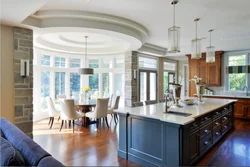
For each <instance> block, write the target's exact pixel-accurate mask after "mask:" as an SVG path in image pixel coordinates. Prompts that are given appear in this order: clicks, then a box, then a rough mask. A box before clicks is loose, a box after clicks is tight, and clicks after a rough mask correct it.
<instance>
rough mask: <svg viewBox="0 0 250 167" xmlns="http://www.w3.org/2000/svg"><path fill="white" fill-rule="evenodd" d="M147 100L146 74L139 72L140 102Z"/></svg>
mask: <svg viewBox="0 0 250 167" xmlns="http://www.w3.org/2000/svg"><path fill="white" fill-rule="evenodd" d="M145 100H147V72H140V101H145Z"/></svg>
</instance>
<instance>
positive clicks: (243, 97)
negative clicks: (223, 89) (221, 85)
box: [203, 94, 250, 99]
mask: <svg viewBox="0 0 250 167" xmlns="http://www.w3.org/2000/svg"><path fill="white" fill-rule="evenodd" d="M203 96H205V97H206V96H207V97H230V98H236V99H237V98H240V99H250V96H243V95H232V94H224V95H223V94H221V95H205V94H204V95H203Z"/></svg>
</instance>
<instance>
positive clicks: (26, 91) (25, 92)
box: [15, 89, 33, 97]
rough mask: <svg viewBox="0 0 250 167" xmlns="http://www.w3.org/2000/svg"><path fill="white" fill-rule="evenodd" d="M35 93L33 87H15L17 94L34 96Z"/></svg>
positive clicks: (17, 95)
mask: <svg viewBox="0 0 250 167" xmlns="http://www.w3.org/2000/svg"><path fill="white" fill-rule="evenodd" d="M32 95H33V89H15V96H16V97H20V96H32Z"/></svg>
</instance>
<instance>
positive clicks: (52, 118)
mask: <svg viewBox="0 0 250 167" xmlns="http://www.w3.org/2000/svg"><path fill="white" fill-rule="evenodd" d="M53 123H54V117H51V124H50V129H51V128H52V126H53Z"/></svg>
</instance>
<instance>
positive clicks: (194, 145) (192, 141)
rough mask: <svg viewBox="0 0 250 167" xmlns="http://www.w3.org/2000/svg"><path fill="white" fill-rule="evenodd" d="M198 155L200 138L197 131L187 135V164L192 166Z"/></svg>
mask: <svg viewBox="0 0 250 167" xmlns="http://www.w3.org/2000/svg"><path fill="white" fill-rule="evenodd" d="M199 155H200V136H199V131H195V132H194V133H192V134H191V135H189V164H193V163H194V162H195V161H196V160H197V158H199Z"/></svg>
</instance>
